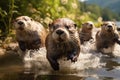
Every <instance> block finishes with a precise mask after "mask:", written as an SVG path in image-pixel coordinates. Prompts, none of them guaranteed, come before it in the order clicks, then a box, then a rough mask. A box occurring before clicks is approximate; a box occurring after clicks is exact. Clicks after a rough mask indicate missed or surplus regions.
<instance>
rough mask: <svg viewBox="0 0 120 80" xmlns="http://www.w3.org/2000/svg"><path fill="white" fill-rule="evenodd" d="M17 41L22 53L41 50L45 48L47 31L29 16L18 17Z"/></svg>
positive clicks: (16, 25) (16, 26)
mask: <svg viewBox="0 0 120 80" xmlns="http://www.w3.org/2000/svg"><path fill="white" fill-rule="evenodd" d="M14 26H15V30H16V39H17V41H18V43H19V47H20V49H21V50H22V51H25V50H26V49H28V50H29V49H39V48H40V47H43V46H45V38H46V35H47V33H46V30H45V28H44V27H43V26H42V25H41V24H40V23H39V22H37V21H34V20H33V19H32V18H30V17H28V16H20V17H17V18H16V20H15V22H14Z"/></svg>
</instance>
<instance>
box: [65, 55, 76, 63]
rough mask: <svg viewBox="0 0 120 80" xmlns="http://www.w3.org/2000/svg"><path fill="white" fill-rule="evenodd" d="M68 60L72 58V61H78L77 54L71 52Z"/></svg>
mask: <svg viewBox="0 0 120 80" xmlns="http://www.w3.org/2000/svg"><path fill="white" fill-rule="evenodd" d="M67 60H71V62H76V61H77V56H76V55H75V54H70V55H68V57H67Z"/></svg>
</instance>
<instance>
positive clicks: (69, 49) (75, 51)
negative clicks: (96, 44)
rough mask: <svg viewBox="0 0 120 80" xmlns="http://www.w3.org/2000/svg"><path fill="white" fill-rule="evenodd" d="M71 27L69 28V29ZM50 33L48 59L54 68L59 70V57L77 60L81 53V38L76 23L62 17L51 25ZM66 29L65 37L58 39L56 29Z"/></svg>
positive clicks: (47, 47) (47, 45) (47, 43)
mask: <svg viewBox="0 0 120 80" xmlns="http://www.w3.org/2000/svg"><path fill="white" fill-rule="evenodd" d="M68 27H69V29H68ZM49 28H50V33H49V34H48V36H47V39H46V49H47V59H48V61H49V62H50V64H51V66H52V68H53V69H54V70H59V63H58V59H60V58H62V57H66V58H67V59H68V60H71V61H72V62H76V61H77V58H78V56H79V53H80V40H79V35H78V32H77V29H76V25H75V23H74V22H73V21H72V20H70V19H68V18H60V19H57V20H55V21H54V22H53V23H52V24H50V25H49ZM58 30H62V31H64V33H63V36H64V35H65V36H64V39H62V40H61V39H60V41H59V40H58V38H56V37H57V36H55V35H53V34H55V32H56V31H58Z"/></svg>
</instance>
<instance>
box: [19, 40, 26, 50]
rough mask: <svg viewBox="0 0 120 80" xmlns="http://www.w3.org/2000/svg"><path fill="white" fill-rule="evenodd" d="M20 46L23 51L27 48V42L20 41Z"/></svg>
mask: <svg viewBox="0 0 120 80" xmlns="http://www.w3.org/2000/svg"><path fill="white" fill-rule="evenodd" d="M18 44H19V47H20V49H21V50H22V51H25V50H26V44H25V42H24V41H18Z"/></svg>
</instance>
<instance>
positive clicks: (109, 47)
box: [95, 21, 119, 55]
mask: <svg viewBox="0 0 120 80" xmlns="http://www.w3.org/2000/svg"><path fill="white" fill-rule="evenodd" d="M115 43H118V44H119V34H118V32H117V29H116V24H115V23H114V22H112V21H106V22H103V24H102V25H101V30H100V31H98V32H97V33H96V42H95V45H96V48H97V51H99V52H102V53H112V52H113V51H114V47H115ZM110 55H111V54H110Z"/></svg>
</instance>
